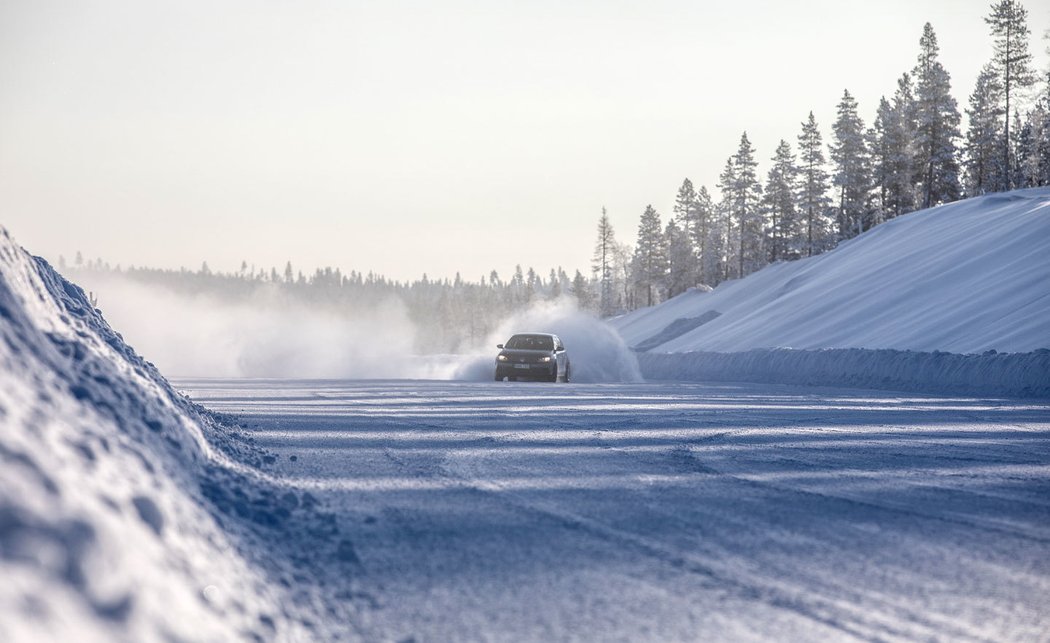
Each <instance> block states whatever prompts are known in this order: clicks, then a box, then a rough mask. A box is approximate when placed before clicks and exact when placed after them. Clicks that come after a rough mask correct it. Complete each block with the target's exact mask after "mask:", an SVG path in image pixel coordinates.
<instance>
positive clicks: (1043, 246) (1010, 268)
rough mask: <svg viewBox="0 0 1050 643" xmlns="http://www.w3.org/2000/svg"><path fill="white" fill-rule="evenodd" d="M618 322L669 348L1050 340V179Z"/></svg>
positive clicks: (628, 332)
mask: <svg viewBox="0 0 1050 643" xmlns="http://www.w3.org/2000/svg"><path fill="white" fill-rule="evenodd" d="M705 315H707V316H709V317H711V316H713V318H710V319H707V320H706V321H705V323H702V324H698V325H696V326H695V327H694V328H689V327H688V324H686V323H685V322H683V321H680V320H699V319H700V318H701V317H703V316H705ZM611 323H612V325H613V326H614V327H615V328H616V329H617V331H618V332H619V333H620V335H621V336H623V338H624V339H625V340H626V342H627V343H628V345H630V346H632V347H641V346H644V347H645V348H647V349H648V350H652V351H657V352H663V353H679V352H686V351H713V352H723V353H725V352H736V351H747V350H752V349H756V348H794V349H819V348H866V349H897V350H913V351H949V352H952V353H983V352H984V351H987V350H997V351H999V352H1010V353H1021V352H1028V351H1033V350H1036V349H1040V348H1050V188H1039V189H1033V190H1021V191H1016V192H1010V193H1006V194H993V195H988V196H983V197H977V198H974V199H968V200H966V201H960V202H957V203H951V204H948V205H942V206H939V207H936V208H931V209H928V210H923V211H920V212H913V213H911V214H908V215H905V216H902V217H898V218H896V219H893V220H892V221H889V222H887V223H884V224H882V225H879V226H876V227H875V228H873V229H871V230H870V231H868V232H866V233H864V234H863V235H861V236H859V237H857V238H855V239H852V240H850V241H848V242H846V243H843V244H842V245H840V246H839V247H838V248H836V249H835V250H833V251H831V252H828V253H826V254H823V255H819V256H816V257H812V258H809V259H803V260H800V261H794V262H788V263H778V264H774V265H771V266H769V267H767V268H765V269H764V270H761V271H759V272H757V273H755V274H752V275H749V276H748V277H746V278H744V279H740V280H735V281H729V282H726V283H723V284H720V285H719V286H718V288H716V289H715V290H713V291H711V292H707V293H702V292H689V293H685V294H683V295H681V296H679V297H677V298H675V299H672V300H670V301H667V302H665V303H663V304H661V305H659V306H655V307H653V308H646V309H641V310H638V311H635V312H633V313H630V314H628V315H624V316H622V317H620V318H617V319H614V320H612V322H611ZM676 323H677V324H678V328H682V329H684V330H685V332H683V333H680V334H676V333H675V332H674V331H675V324H676ZM661 334H664V335H665V337H661ZM654 338H655V339H654ZM661 339H663V341H658V340H661ZM651 340H652V341H651ZM654 344H655V345H654Z"/></svg>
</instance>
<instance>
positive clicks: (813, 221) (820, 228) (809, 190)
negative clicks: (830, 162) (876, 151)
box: [798, 112, 831, 257]
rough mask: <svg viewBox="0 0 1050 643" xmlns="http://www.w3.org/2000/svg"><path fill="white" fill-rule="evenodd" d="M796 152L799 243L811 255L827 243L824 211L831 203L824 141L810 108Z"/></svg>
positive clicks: (825, 213) (828, 222) (826, 225)
mask: <svg viewBox="0 0 1050 643" xmlns="http://www.w3.org/2000/svg"><path fill="white" fill-rule="evenodd" d="M798 153H799V167H798V177H799V187H798V208H799V212H800V214H801V216H802V219H803V228H804V237H803V238H802V239H800V240H799V241H800V242H801V243H799V244H798V245H799V247H800V248H802V249H803V254H804V255H805V256H807V257H811V256H813V255H815V254H818V253H820V252H822V251H823V250H824V248H825V247H826V243H827V239H828V229H829V227H830V221H829V220H828V216H827V212H828V209H829V208H830V207H831V199H829V198H828V178H829V177H828V173H827V170H826V169H825V160H824V141H823V139H822V138H821V135H820V128H819V127H817V120H816V119H815V118H814V117H813V112H810V113H809V118H808V119H807V120H806V122H804V123H802V133H801V134H799V136H798Z"/></svg>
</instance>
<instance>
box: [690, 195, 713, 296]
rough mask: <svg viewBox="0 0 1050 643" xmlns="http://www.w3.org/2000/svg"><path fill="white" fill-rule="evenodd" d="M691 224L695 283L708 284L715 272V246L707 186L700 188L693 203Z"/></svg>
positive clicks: (710, 203)
mask: <svg viewBox="0 0 1050 643" xmlns="http://www.w3.org/2000/svg"><path fill="white" fill-rule="evenodd" d="M692 217H693V223H692V225H691V226H690V229H691V231H692V233H693V247H694V248H695V250H696V255H697V256H696V263H697V277H696V282H697V283H701V284H708V283H709V282H710V281H712V280H713V279H714V276H715V274H716V270H717V265H718V264H717V261H715V257H716V255H717V253H716V252H715V251H714V249H715V247H716V245H715V243H714V238H715V236H716V228H717V226H716V223H717V221H716V220H715V206H714V203H712V201H711V194H710V193H709V192H708V191H707V186H704V185H702V186H700V189H699V190H698V191H697V193H696V199H695V200H694V202H693V210H692Z"/></svg>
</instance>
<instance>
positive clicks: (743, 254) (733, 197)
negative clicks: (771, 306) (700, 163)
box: [722, 132, 765, 277]
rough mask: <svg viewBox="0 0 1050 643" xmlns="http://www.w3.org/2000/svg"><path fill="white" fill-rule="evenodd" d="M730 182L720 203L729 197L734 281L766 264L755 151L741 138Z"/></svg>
mask: <svg viewBox="0 0 1050 643" xmlns="http://www.w3.org/2000/svg"><path fill="white" fill-rule="evenodd" d="M729 164H730V166H731V172H730V174H729V176H728V179H729V182H728V184H727V185H724V186H723V187H722V194H723V200H724V201H725V200H726V199H725V197H727V196H728V201H727V204H728V206H729V213H730V214H729V215H730V216H731V217H733V218H734V219H735V221H734V225H733V230H735V232H736V247H735V248H734V251H735V253H736V257H735V258H736V264H737V265H736V268H737V272H736V275H737V277H744V276H746V275H748V274H749V273H751V272H754V271H755V270H757V269H759V268H761V267H762V266H763V265H764V264H765V255H764V250H763V247H762V245H763V244H762V241H763V238H762V236H763V234H762V232H763V230H762V229H763V221H762V209H761V205H762V186H761V184H759V182H758V162H757V161H755V149H754V148H753V147H752V146H751V141H750V140H748V138H747V132H744V133H743V134H742V135H741V136H740V146H739V147H738V148H737V151H736V154H734V155H733V156H732V158H731V159H730V161H729Z"/></svg>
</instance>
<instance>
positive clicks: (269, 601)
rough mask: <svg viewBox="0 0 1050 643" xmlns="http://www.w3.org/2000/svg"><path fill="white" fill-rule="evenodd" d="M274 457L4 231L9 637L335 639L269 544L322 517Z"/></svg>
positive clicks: (2, 488)
mask: <svg viewBox="0 0 1050 643" xmlns="http://www.w3.org/2000/svg"><path fill="white" fill-rule="evenodd" d="M270 457H272V456H268V455H266V454H264V453H263V452H262V451H261V450H259V449H257V448H255V447H253V446H252V445H251V444H250V443H248V441H247V440H246V439H245V438H243V437H241V436H240V435H239V434H238V433H237V432H236V431H235V430H232V429H230V428H228V427H225V426H223V425H221V424H219V423H218V421H217V420H216V419H215V418H213V417H211V416H209V415H208V414H207V413H206V412H204V411H203V410H201V409H199V407H196V406H195V405H193V404H192V403H190V402H189V401H188V400H186V399H185V398H183V397H182V396H180V395H179V394H177V393H176V392H175V391H173V389H172V388H171V387H170V386H169V385H168V383H167V382H166V381H165V380H164V379H163V378H162V377H161V376H160V375H159V374H158V373H157V371H156V370H155V369H154V368H153V366H152V365H150V364H149V363H147V362H145V361H144V360H142V359H141V358H140V357H139V356H137V355H136V354H135V353H134V352H133V351H132V350H131V349H130V348H128V347H127V346H126V345H125V344H124V342H123V340H122V339H121V337H120V335H118V334H116V333H115V332H114V331H113V330H112V329H111V328H110V327H109V326H108V325H107V324H106V322H105V321H104V320H103V319H102V318H101V316H100V315H99V314H98V312H97V311H96V310H95V309H94V308H93V307H92V306H91V303H90V302H89V301H88V299H87V298H86V297H85V295H84V292H83V291H82V290H81V289H80V288H78V287H76V286H74V285H72V284H71V283H69V282H67V281H65V280H64V279H63V278H62V277H61V276H59V275H58V274H57V273H56V272H55V271H54V270H52V268H51V267H50V266H49V265H48V264H47V263H46V262H44V261H43V260H42V259H39V258H34V257H30V256H29V255H28V254H26V253H25V251H23V250H22V249H21V248H19V247H18V246H17V245H16V244H15V243H14V242H13V241H12V240H11V238H10V237H9V236H8V234H7V232H6V231H5V230H3V229H2V228H0V577H2V578H3V579H4V581H3V582H2V583H0V640H3V641H35V640H77V641H114V640H135V641H149V640H200V641H206V640H216V641H218V640H233V639H251V638H260V639H271V638H274V637H277V638H298V637H305V636H318V635H321V636H323V635H324V634H325V633H323V632H317V631H314V630H312V629H311V627H312V626H311V625H308V624H307V621H309V616H308V609H306V608H304V607H303V605H304V601H307V602H308V600H309V597H307V598H306V599H303V598H296V599H290V598H289V596H288V595H287V593H288V591H287V590H286V589H285V586H284V585H282V582H284V583H288V586H290V580H289V579H290V578H291V577H292V576H291V575H292V574H293V573H294V569H293V567H294V565H293V564H292V563H291V562H290V561H289V560H288V559H287V558H285V557H284V554H283V552H282V547H280V546H270V547H269V548H267V547H266V546H264V545H263V542H264V541H266V540H268V539H269V538H270V536H272V535H273V534H276V533H278V532H282V530H283V532H287V531H288V530H290V529H291V530H294V529H305V528H306V527H304V526H312V527H317V526H318V525H324V524H325V522H326V519H325V516H324V515H323V514H321V513H320V512H318V511H317V510H316V509H314V508H313V507H312V506H311V505H312V504H313V502H312V499H311V498H310V497H309V495H308V494H301V493H296V492H292V491H285V490H282V489H280V488H278V487H275V486H274V485H272V484H271V483H268V482H267V481H266V478H265V475H264V474H262V473H260V471H259V470H258V469H257V468H256V466H257V465H260V464H262V463H263V461H265V460H266V459H268V458H270ZM293 523H294V525H295V526H292V525H293ZM285 540H287V538H285ZM333 540H338V539H337V538H333ZM312 546H313V545H310V547H312ZM331 546H332V547H334V546H336V543H333V544H332V545H331ZM304 564H308V561H306V562H305V563H304ZM309 593H310V592H309V590H304V591H303V594H305V595H308V594H309Z"/></svg>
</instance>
